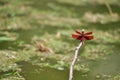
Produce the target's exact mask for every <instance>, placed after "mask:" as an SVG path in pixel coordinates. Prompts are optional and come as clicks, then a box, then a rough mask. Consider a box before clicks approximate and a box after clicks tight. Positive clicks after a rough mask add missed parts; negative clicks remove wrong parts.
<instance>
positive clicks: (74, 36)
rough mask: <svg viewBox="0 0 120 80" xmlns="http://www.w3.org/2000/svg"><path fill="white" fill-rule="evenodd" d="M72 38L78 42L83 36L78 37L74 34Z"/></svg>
mask: <svg viewBox="0 0 120 80" xmlns="http://www.w3.org/2000/svg"><path fill="white" fill-rule="evenodd" d="M72 37H73V38H75V39H78V40H81V38H82V36H79V35H76V34H72Z"/></svg>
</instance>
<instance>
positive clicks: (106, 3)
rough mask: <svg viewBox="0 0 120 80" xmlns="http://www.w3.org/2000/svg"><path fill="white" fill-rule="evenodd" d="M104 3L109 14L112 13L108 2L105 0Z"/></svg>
mask: <svg viewBox="0 0 120 80" xmlns="http://www.w3.org/2000/svg"><path fill="white" fill-rule="evenodd" d="M105 5H106V7H107V8H108V11H109V14H110V15H113V11H112V8H111V7H110V5H109V3H108V2H107V1H105Z"/></svg>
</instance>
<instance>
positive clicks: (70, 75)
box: [69, 42, 83, 80]
mask: <svg viewBox="0 0 120 80" xmlns="http://www.w3.org/2000/svg"><path fill="white" fill-rule="evenodd" d="M82 44H83V43H82V42H80V44H79V45H78V47H76V50H75V55H74V58H73V61H72V64H71V66H70V73H69V80H72V79H73V69H74V65H75V62H76V61H77V58H78V51H79V49H80V48H81V46H82Z"/></svg>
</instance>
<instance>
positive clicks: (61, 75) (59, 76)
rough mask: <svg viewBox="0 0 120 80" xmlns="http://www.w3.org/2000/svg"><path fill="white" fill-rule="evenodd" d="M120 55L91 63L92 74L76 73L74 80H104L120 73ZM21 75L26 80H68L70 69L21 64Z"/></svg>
mask: <svg viewBox="0 0 120 80" xmlns="http://www.w3.org/2000/svg"><path fill="white" fill-rule="evenodd" d="M119 61H120V54H113V55H110V56H108V57H107V59H106V60H100V61H90V62H89V63H90V69H91V70H90V72H88V73H87V74H86V73H85V74H83V73H81V71H76V70H75V71H74V80H102V79H103V80H104V78H106V77H107V76H110V75H117V74H119V73H120V67H119V66H120V62H119ZM19 66H20V67H21V68H22V72H21V75H22V76H24V77H25V78H26V80H43V79H44V80H68V77H69V69H67V68H65V69H64V70H58V69H54V68H49V67H41V66H38V65H32V64H31V63H28V62H20V63H19Z"/></svg>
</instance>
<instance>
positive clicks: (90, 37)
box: [84, 36, 94, 40]
mask: <svg viewBox="0 0 120 80" xmlns="http://www.w3.org/2000/svg"><path fill="white" fill-rule="evenodd" d="M84 38H85V39H86V40H91V39H93V38H94V37H93V36H84Z"/></svg>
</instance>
